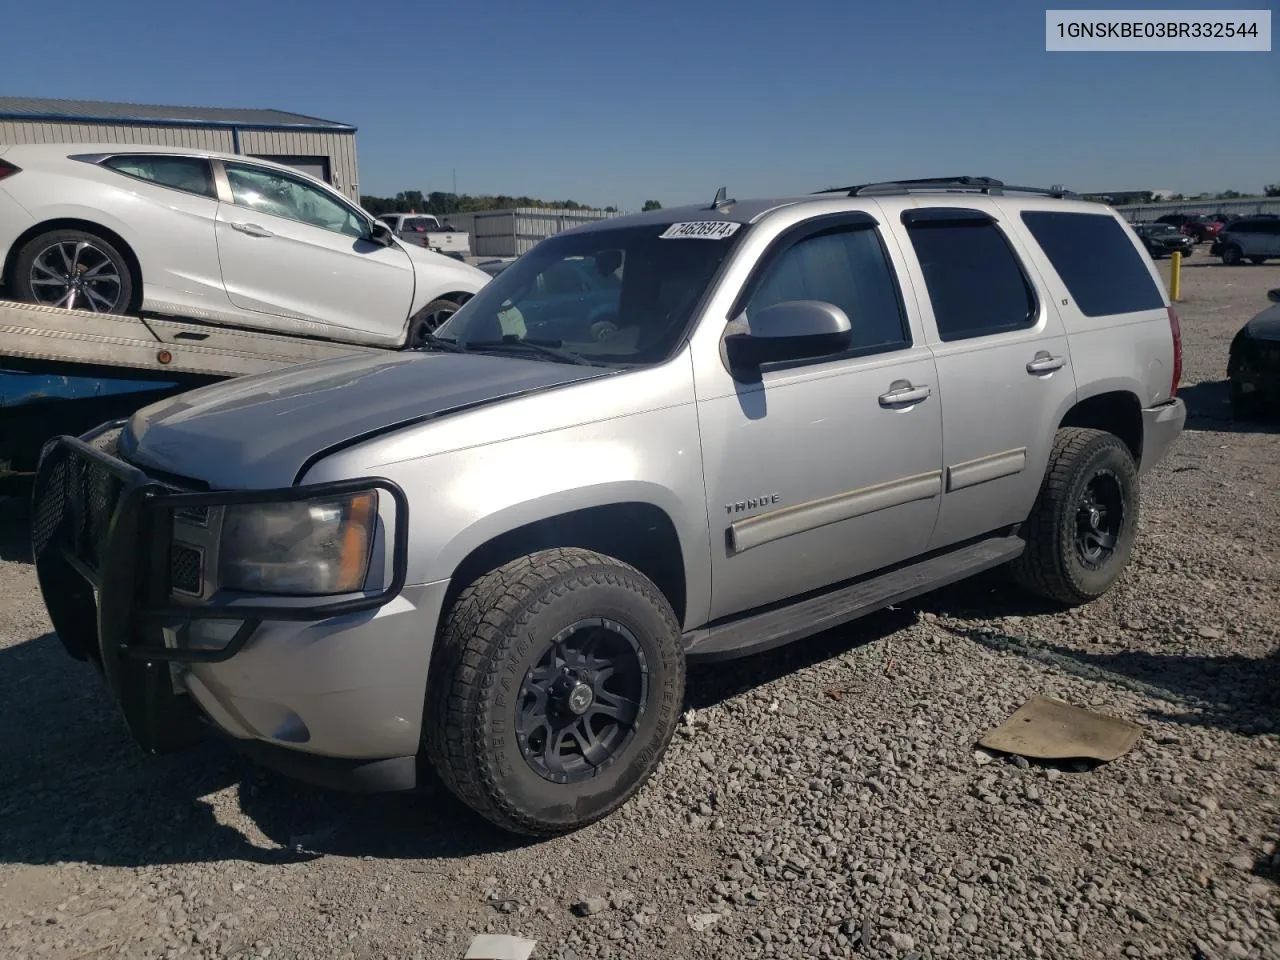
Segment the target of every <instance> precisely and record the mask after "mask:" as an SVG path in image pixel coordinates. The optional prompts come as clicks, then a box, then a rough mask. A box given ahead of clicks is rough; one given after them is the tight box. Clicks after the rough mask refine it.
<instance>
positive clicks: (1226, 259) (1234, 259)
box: [1222, 246, 1244, 267]
mask: <svg viewBox="0 0 1280 960" xmlns="http://www.w3.org/2000/svg"><path fill="white" fill-rule="evenodd" d="M1243 259H1244V251H1243V250H1241V249H1240V248H1239V247H1236V246H1230V247H1224V248H1223V250H1222V262H1223V263H1224V264H1226V265H1227V266H1228V267H1238V266H1239V265H1240V261H1241V260H1243Z"/></svg>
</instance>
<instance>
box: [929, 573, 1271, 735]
mask: <svg viewBox="0 0 1280 960" xmlns="http://www.w3.org/2000/svg"><path fill="white" fill-rule="evenodd" d="M915 609H919V610H927V611H931V612H934V613H938V614H947V615H949V616H951V617H956V618H959V619H962V620H963V619H970V618H972V619H975V620H989V619H991V618H993V617H1010V616H1022V617H1034V616H1037V615H1040V614H1048V613H1053V612H1058V611H1060V609H1061V608H1059V607H1056V606H1054V605H1053V604H1051V603H1048V602H1046V601H1039V600H1036V599H1035V598H1032V597H1030V596H1028V595H1025V594H1023V593H1022V592H1021V591H1020V590H1017V589H1016V588H1014V587H1012V586H1011V585H1009V584H1008V583H1007V582H1006V581H1005V580H1004V578H1003V577H1002V576H1001V574H1000V573H998V572H993V573H989V574H985V575H983V576H979V577H975V578H973V579H972V580H970V581H968V582H967V583H963V584H958V585H956V586H954V587H949V588H947V589H944V590H940V591H938V592H937V593H934V594H931V595H929V596H926V597H922V598H921V599H920V600H919V601H918V603H917V605H916V606H915ZM953 632H955V633H957V634H959V635H961V636H964V637H966V638H967V639H969V640H973V641H974V642H976V643H981V644H983V645H984V646H987V647H990V648H992V649H996V650H1001V651H1005V652H1010V653H1016V654H1019V655H1020V656H1025V657H1029V658H1031V659H1034V660H1038V661H1040V662H1042V663H1045V664H1047V665H1049V666H1052V667H1055V668H1057V669H1061V670H1063V671H1065V672H1067V673H1071V674H1074V675H1076V676H1080V677H1084V678H1086V679H1090V680H1096V681H1098V682H1101V683H1108V684H1112V685H1114V686H1121V687H1125V688H1127V689H1130V690H1133V691H1135V692H1137V693H1141V694H1143V695H1144V696H1149V697H1155V698H1158V699H1160V700H1164V701H1166V702H1172V703H1174V704H1179V705H1182V706H1184V707H1185V708H1186V709H1185V710H1182V711H1177V712H1175V711H1158V710H1150V711H1148V712H1149V715H1150V716H1152V717H1153V718H1154V719H1158V720H1164V721H1167V722H1170V723H1185V724H1190V725H1194V726H1213V727H1219V728H1222V729H1225V730H1229V731H1231V732H1232V733H1237V734H1241V735H1244V736H1257V735H1260V734H1271V733H1280V650H1276V651H1275V652H1273V653H1271V654H1270V655H1269V656H1266V657H1258V658H1255V657H1244V656H1222V657H1210V656H1196V655H1183V654H1160V653H1149V652H1145V651H1131V650H1130V651H1123V652H1120V653H1106V654H1104V653H1088V652H1085V651H1082V650H1077V649H1075V648H1073V647H1069V646H1065V645H1062V644H1056V645H1048V644H1046V645H1039V644H1033V643H1030V642H1028V641H1027V640H1025V639H1023V638H1019V637H1013V636H1009V635H1006V634H1001V633H997V632H996V631H994V630H991V629H990V628H987V627H973V628H960V629H955V628H953Z"/></svg>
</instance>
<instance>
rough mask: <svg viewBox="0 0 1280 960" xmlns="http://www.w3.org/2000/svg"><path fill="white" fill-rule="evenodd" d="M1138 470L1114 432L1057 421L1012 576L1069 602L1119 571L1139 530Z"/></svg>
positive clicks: (1091, 593)
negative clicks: (1063, 424)
mask: <svg viewBox="0 0 1280 960" xmlns="http://www.w3.org/2000/svg"><path fill="white" fill-rule="evenodd" d="M1138 508H1139V489H1138V470H1137V466H1136V465H1135V463H1134V460H1133V455H1132V454H1131V453H1130V452H1129V448H1128V447H1127V446H1125V444H1124V442H1123V441H1122V440H1121V439H1120V438H1119V437H1117V436H1115V434H1111V433H1107V432H1105V431H1103V430H1091V429H1086V428H1084V427H1063V428H1062V429H1060V430H1058V431H1057V434H1056V435H1055V436H1054V443H1053V452H1052V453H1051V454H1050V457H1049V466H1048V469H1047V470H1046V471H1045V477H1044V482H1043V483H1042V484H1041V487H1040V494H1039V496H1038V497H1037V498H1036V502H1035V505H1034V506H1033V507H1032V508H1031V515H1030V517H1028V519H1027V522H1026V524H1025V525H1024V532H1023V539H1025V540H1026V543H1027V547H1026V550H1025V551H1023V554H1022V556H1021V557H1019V558H1018V559H1017V560H1016V561H1014V563H1013V568H1012V572H1013V575H1014V579H1015V580H1016V581H1017V582H1018V583H1019V584H1020V585H1021V586H1022V587H1023V588H1024V589H1027V590H1029V591H1030V592H1032V593H1034V594H1037V595H1039V596H1041V597H1044V598H1046V599H1049V600H1053V601H1056V602H1059V603H1064V604H1067V605H1070V606H1074V605H1077V604H1081V603H1088V602H1089V601H1091V600H1096V599H1097V598H1098V597H1100V596H1102V595H1103V594H1104V593H1106V592H1107V590H1109V589H1110V588H1111V585H1112V584H1113V583H1115V581H1116V579H1117V578H1118V577H1119V576H1120V574H1121V572H1123V570H1124V568H1125V565H1126V564H1127V563H1128V561H1129V554H1130V553H1131V552H1132V550H1133V542H1134V539H1135V538H1136V536H1137V532H1138Z"/></svg>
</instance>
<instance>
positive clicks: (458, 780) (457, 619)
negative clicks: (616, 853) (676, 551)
mask: <svg viewBox="0 0 1280 960" xmlns="http://www.w3.org/2000/svg"><path fill="white" fill-rule="evenodd" d="M593 584H595V585H605V584H608V585H612V586H614V587H621V588H623V589H626V590H630V591H632V592H634V593H636V594H638V595H639V596H640V597H642V598H643V599H644V600H645V601H646V602H647V603H649V604H651V605H652V606H654V607H655V608H656V609H658V610H660V611H661V612H662V614H663V617H664V619H665V620H666V621H667V626H668V629H669V630H670V631H671V636H673V637H678V636H679V632H680V630H679V626H678V624H677V623H676V619H675V615H674V613H673V612H672V610H671V606H670V604H669V603H668V602H667V600H666V598H665V597H664V596H663V595H662V593H661V591H659V590H658V588H657V587H656V586H655V585H654V584H653V583H652V581H650V580H649V579H648V578H647V577H645V576H644V575H643V574H642V573H640V571H638V570H636V569H635V568H634V567H631V566H629V565H628V564H625V563H623V562H621V561H620V560H615V559H613V558H612V557H607V556H604V555H603V554H599V553H595V552H593V551H590V550H584V549H581V548H577V547H557V548H553V549H549V550H541V551H539V552H537V553H533V554H529V555H528V556H524V557H520V558H518V559H516V560H512V561H511V562H510V563H507V564H505V565H503V566H501V567H498V568H497V569H496V570H492V571H490V572H489V573H486V574H485V575H483V576H482V577H480V578H479V579H477V580H476V581H475V582H474V583H472V584H471V585H469V586H468V587H466V588H465V589H464V590H463V591H462V593H461V594H460V595H459V596H458V599H457V601H456V602H455V603H454V604H453V606H452V608H451V609H450V610H449V612H448V615H447V617H446V620H445V623H444V627H443V629H442V630H441V631H440V636H439V637H438V639H437V641H436V643H437V647H436V651H435V655H434V656H433V658H432V666H431V679H430V681H429V683H428V688H427V711H426V717H425V718H424V724H423V740H424V746H425V748H426V751H427V757H428V759H429V760H430V761H431V764H432V766H433V767H434V768H435V770H436V772H437V774H438V775H439V776H440V778H441V779H442V780H443V781H444V783H445V785H446V786H447V787H448V788H449V789H450V790H451V791H452V792H453V793H454V794H455V795H456V796H457V797H458V798H459V799H461V800H462V801H463V802H464V803H466V804H467V805H468V806H470V807H471V808H472V809H474V810H475V811H476V812H477V813H479V814H480V815H481V816H483V817H485V818H486V819H488V820H490V821H491V822H493V823H496V824H497V825H499V826H501V827H503V828H504V829H507V830H510V831H512V832H514V833H520V834H525V835H528V836H535V837H545V836H553V835H555V834H557V833H562V832H564V831H565V830H566V829H568V828H560V827H556V826H553V825H549V824H546V823H543V822H541V821H538V820H535V819H533V818H530V817H528V816H527V815H525V814H523V813H522V812H521V811H520V810H519V809H518V808H517V807H516V806H515V805H514V804H513V803H512V802H511V801H510V800H509V798H508V797H506V796H505V795H504V793H503V791H502V788H501V786H500V784H499V783H498V782H497V778H496V775H495V771H494V770H493V767H492V766H491V765H490V763H489V762H487V754H486V752H485V751H484V750H483V749H482V744H481V742H480V741H481V740H482V739H483V738H484V736H485V734H486V731H484V730H483V729H480V724H478V723H476V722H475V714H476V712H477V708H478V705H479V704H480V703H483V702H486V701H487V700H488V698H489V697H490V696H491V695H492V691H493V686H494V684H495V683H496V682H497V681H498V679H499V675H500V672H501V669H500V668H501V665H502V659H503V658H502V657H501V656H499V655H498V654H499V653H500V652H501V651H502V649H503V648H504V647H505V646H509V645H510V644H511V642H512V640H513V638H515V637H517V636H519V634H520V633H521V632H522V631H523V630H524V628H525V626H526V624H527V623H528V622H529V621H530V620H531V619H532V618H533V617H534V616H535V615H536V614H537V613H538V611H540V610H542V609H543V608H544V607H545V606H547V605H548V604H549V603H550V602H551V601H552V600H554V599H556V598H558V597H561V596H563V595H564V594H565V593H567V592H568V591H570V590H572V589H574V588H577V587H583V586H590V585H593ZM548 591H549V592H548ZM539 598H540V599H539ZM672 665H674V668H675V669H676V670H677V671H678V673H677V677H678V681H679V684H680V688H681V689H683V681H684V669H685V664H684V657H683V656H681V655H677V656H674V657H672ZM673 733H674V724H671V725H669V729H667V730H665V731H662V741H661V745H660V746H661V749H662V750H665V748H666V745H667V744H668V743H669V742H670V739H671V736H672V734H673ZM660 752H661V751H660ZM651 772H652V771H651V770H650V771H648V772H646V773H645V775H644V777H643V779H641V781H640V784H643V782H644V780H646V779H648V776H649V774H650V773H651ZM640 784H637V788H638V786H639V785H640ZM625 799H626V798H625V797H621V798H619V799H618V801H617V802H616V803H613V804H611V805H609V806H608V807H606V808H604V809H601V810H600V811H598V812H597V813H596V815H594V816H593V817H592V818H591V820H592V821H594V820H599V819H601V818H602V817H604V816H607V815H608V814H609V813H611V812H612V811H613V810H615V809H616V808H617V807H618V806H620V805H621V804H622V803H623V802H624V801H625ZM583 825H584V824H582V823H578V824H575V825H574V827H573V829H577V828H578V827H581V826H583Z"/></svg>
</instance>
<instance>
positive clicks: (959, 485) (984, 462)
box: [947, 447, 1027, 493]
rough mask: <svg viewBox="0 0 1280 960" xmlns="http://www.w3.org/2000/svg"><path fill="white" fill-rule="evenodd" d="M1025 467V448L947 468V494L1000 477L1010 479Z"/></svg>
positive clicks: (994, 454)
mask: <svg viewBox="0 0 1280 960" xmlns="http://www.w3.org/2000/svg"><path fill="white" fill-rule="evenodd" d="M1026 466H1027V448H1026V447H1018V448H1017V449H1016V450H1005V451H1003V452H1001V453H993V454H991V455H990V456H986V457H978V458H977V459H976V460H966V461H964V462H963V463H956V464H953V465H952V466H949V467H947V492H948V493H951V492H953V491H955V490H963V489H964V488H965V487H973V486H977V485H978V484H980V483H986V482H987V481H988V480H999V479H1000V478H1001V477H1012V476H1013V475H1014V474H1016V473H1021V472H1022V471H1023V470H1024V469H1025V468H1026Z"/></svg>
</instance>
